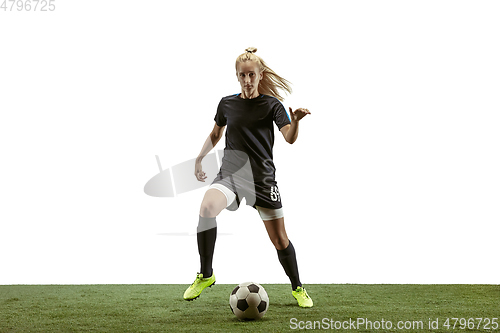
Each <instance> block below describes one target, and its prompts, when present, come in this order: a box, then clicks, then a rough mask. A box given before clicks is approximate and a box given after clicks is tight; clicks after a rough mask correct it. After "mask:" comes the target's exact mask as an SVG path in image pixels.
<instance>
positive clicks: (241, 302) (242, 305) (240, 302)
mask: <svg viewBox="0 0 500 333" xmlns="http://www.w3.org/2000/svg"><path fill="white" fill-rule="evenodd" d="M236 307H237V308H238V309H239V310H241V311H245V310H246V309H248V303H247V300H246V299H239V300H238V303H236Z"/></svg>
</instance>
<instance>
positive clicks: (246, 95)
mask: <svg viewBox="0 0 500 333" xmlns="http://www.w3.org/2000/svg"><path fill="white" fill-rule="evenodd" d="M259 96H260V94H259V90H258V89H255V90H254V91H251V92H248V91H246V90H241V98H243V99H252V98H257V97H259Z"/></svg>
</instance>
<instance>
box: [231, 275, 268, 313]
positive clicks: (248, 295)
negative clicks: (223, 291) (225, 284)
mask: <svg viewBox="0 0 500 333" xmlns="http://www.w3.org/2000/svg"><path fill="white" fill-rule="evenodd" d="M229 305H230V306H231V310H232V311H233V313H234V314H235V316H236V317H238V319H240V320H255V319H260V318H262V317H263V316H264V314H265V313H266V312H267V309H268V308H269V297H268V296H267V293H266V291H265V289H264V288H263V287H262V286H261V285H260V284H258V283H255V282H244V283H240V284H239V285H238V286H236V288H234V290H233V291H232V292H231V295H230V296H229Z"/></svg>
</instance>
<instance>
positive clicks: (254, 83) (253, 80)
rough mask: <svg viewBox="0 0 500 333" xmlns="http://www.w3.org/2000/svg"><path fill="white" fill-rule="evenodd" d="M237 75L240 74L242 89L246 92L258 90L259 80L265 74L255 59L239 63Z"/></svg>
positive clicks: (239, 79)
mask: <svg viewBox="0 0 500 333" xmlns="http://www.w3.org/2000/svg"><path fill="white" fill-rule="evenodd" d="M236 75H237V76H238V81H239V82H240V85H241V89H242V90H243V91H245V92H246V93H251V92H253V91H256V90H258V88H259V82H260V80H262V77H263V76H264V74H263V73H261V72H260V70H259V66H258V65H257V63H256V62H255V61H245V62H241V63H239V64H238V70H237V71H236Z"/></svg>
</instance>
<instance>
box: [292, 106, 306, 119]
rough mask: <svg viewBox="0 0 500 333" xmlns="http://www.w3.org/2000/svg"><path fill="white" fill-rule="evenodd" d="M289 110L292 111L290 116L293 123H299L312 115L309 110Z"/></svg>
mask: <svg viewBox="0 0 500 333" xmlns="http://www.w3.org/2000/svg"><path fill="white" fill-rule="evenodd" d="M289 109H290V115H291V116H292V121H299V120H301V119H302V118H304V117H305V116H306V115H308V114H311V112H309V110H308V109H304V108H298V109H297V110H295V111H293V110H292V108H291V107H289Z"/></svg>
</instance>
